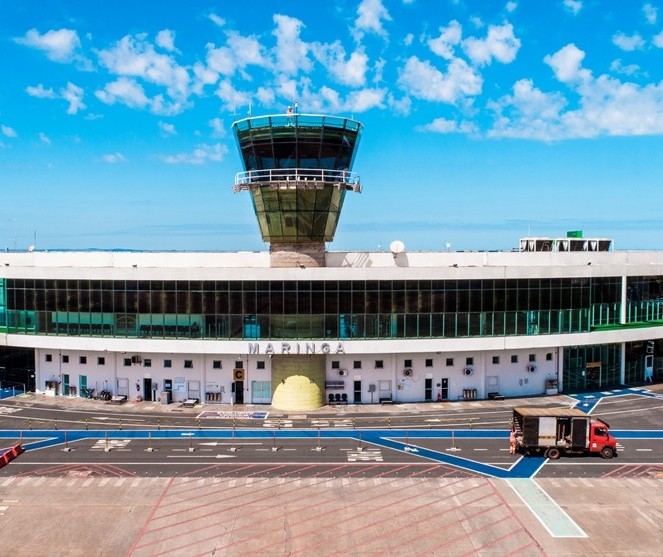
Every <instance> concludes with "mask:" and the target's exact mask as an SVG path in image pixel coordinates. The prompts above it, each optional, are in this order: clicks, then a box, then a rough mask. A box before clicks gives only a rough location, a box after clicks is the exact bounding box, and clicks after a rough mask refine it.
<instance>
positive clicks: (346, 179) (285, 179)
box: [233, 168, 361, 192]
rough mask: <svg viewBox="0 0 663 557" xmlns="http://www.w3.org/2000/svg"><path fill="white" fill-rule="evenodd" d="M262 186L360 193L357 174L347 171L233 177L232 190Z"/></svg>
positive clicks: (252, 173)
mask: <svg viewBox="0 0 663 557" xmlns="http://www.w3.org/2000/svg"><path fill="white" fill-rule="evenodd" d="M263 185H270V186H271V185H276V186H277V187H285V188H288V187H290V188H292V189H297V188H298V187H302V186H303V187H306V186H311V187H316V186H319V187H322V186H325V185H333V186H337V187H339V188H344V189H347V190H351V191H357V192H360V191H361V181H360V178H359V174H357V173H356V172H351V171H349V170H328V169H321V168H270V169H267V170H248V171H245V172H238V173H237V174H236V175H235V184H234V186H233V190H234V191H235V192H238V191H240V190H245V189H251V188H252V187H256V186H257V187H260V186H263Z"/></svg>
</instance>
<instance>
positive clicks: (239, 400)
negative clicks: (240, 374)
mask: <svg viewBox="0 0 663 557" xmlns="http://www.w3.org/2000/svg"><path fill="white" fill-rule="evenodd" d="M232 393H233V399H234V401H235V404H244V381H233V384H232Z"/></svg>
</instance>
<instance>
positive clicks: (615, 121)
mask: <svg viewBox="0 0 663 557" xmlns="http://www.w3.org/2000/svg"><path fill="white" fill-rule="evenodd" d="M584 71H586V70H584ZM568 84H569V85H570V86H571V87H572V88H573V90H574V93H576V94H577V96H578V98H579V100H578V101H577V103H576V104H575V105H574V106H572V107H571V106H569V103H568V101H567V100H566V99H565V98H564V96H563V95H561V94H560V93H557V92H553V93H544V92H542V91H540V90H538V89H536V88H535V87H534V86H533V84H532V82H531V81H530V80H521V81H519V82H517V83H516V85H515V86H514V91H513V94H512V95H506V96H504V97H502V98H501V99H499V100H498V101H496V102H494V103H491V106H490V107H491V108H492V109H493V110H495V114H496V118H495V123H494V126H493V129H492V130H490V131H489V133H488V135H489V136H490V137H521V138H529V139H539V140H541V139H542V140H559V139H568V138H581V137H582V138H589V137H596V136H601V135H608V136H633V135H651V134H656V135H660V134H662V133H663V82H661V83H657V84H649V85H644V86H643V85H639V84H636V83H629V82H622V81H620V80H618V79H615V78H614V77H610V76H607V75H601V76H600V77H598V78H596V79H594V78H593V77H592V75H591V73H589V72H587V73H586V74H585V76H584V79H582V80H575V81H571V82H568Z"/></svg>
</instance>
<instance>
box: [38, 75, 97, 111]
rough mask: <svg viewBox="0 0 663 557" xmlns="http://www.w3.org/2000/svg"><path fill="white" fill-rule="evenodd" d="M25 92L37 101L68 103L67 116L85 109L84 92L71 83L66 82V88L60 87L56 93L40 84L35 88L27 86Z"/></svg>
mask: <svg viewBox="0 0 663 557" xmlns="http://www.w3.org/2000/svg"><path fill="white" fill-rule="evenodd" d="M25 91H26V93H27V94H28V95H30V96H31V97H36V98H38V99H64V100H65V101H67V102H68V103H69V107H68V108H67V114H77V113H78V111H79V110H84V109H85V108H87V107H86V105H85V103H84V102H83V97H84V96H85V92H84V91H83V89H82V88H81V87H78V86H77V85H74V84H73V83H71V82H68V83H67V86H66V87H61V88H60V89H59V90H58V92H57V93H56V92H55V91H53V89H51V88H50V87H49V88H48V89H46V88H45V87H44V86H43V85H42V84H41V83H40V84H39V85H37V86H36V87H32V86H28V87H26V89H25Z"/></svg>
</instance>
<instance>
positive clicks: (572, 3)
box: [564, 0, 582, 15]
mask: <svg viewBox="0 0 663 557" xmlns="http://www.w3.org/2000/svg"><path fill="white" fill-rule="evenodd" d="M564 9H565V10H566V11H567V12H569V13H571V14H573V15H578V13H579V12H580V10H581V9H582V1H581V0H564Z"/></svg>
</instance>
